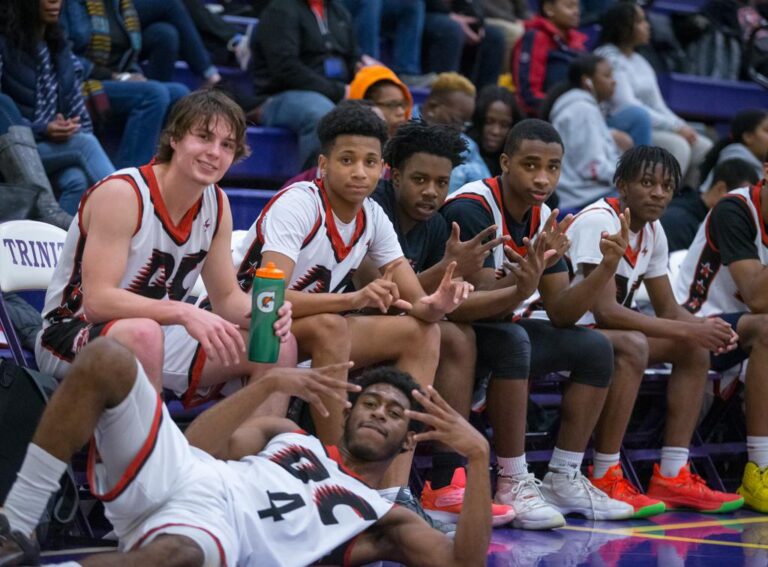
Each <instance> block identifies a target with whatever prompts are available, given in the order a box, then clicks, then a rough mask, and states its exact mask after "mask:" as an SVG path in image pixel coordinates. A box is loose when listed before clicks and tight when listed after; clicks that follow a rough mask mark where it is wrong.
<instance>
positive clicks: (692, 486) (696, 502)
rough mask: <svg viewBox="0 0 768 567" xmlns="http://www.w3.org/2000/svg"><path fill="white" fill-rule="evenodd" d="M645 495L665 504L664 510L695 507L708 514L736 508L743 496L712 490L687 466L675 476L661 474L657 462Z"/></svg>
mask: <svg viewBox="0 0 768 567" xmlns="http://www.w3.org/2000/svg"><path fill="white" fill-rule="evenodd" d="M648 496H650V497H651V498H657V499H659V500H661V501H662V502H664V503H665V504H666V505H667V510H678V509H687V510H696V511H697V512H704V513H708V514H722V513H725V512H733V511H734V510H738V509H739V508H741V507H742V505H743V504H744V498H742V497H741V496H739V495H738V494H729V493H727V492H720V491H718V490H712V489H711V488H709V487H708V486H707V483H706V482H704V479H703V478H701V477H700V476H699V475H697V474H693V473H692V472H691V468H690V465H685V466H684V467H683V468H681V469H680V472H679V473H678V474H677V476H676V477H666V476H662V474H661V469H660V468H659V465H658V463H656V464H654V465H653V476H652V477H651V482H650V484H649V486H648Z"/></svg>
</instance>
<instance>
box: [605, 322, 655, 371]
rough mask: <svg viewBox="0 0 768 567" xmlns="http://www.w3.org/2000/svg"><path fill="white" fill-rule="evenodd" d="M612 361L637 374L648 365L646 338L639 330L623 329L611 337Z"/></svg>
mask: <svg viewBox="0 0 768 567" xmlns="http://www.w3.org/2000/svg"><path fill="white" fill-rule="evenodd" d="M611 342H612V343H613V356H614V362H615V364H616V366H617V367H619V366H623V367H626V368H631V369H632V370H635V371H637V372H638V375H639V376H642V373H643V372H644V371H645V369H646V368H647V366H648V338H647V337H646V336H645V334H644V333H641V332H639V331H623V332H621V333H618V334H616V335H614V337H613V338H612V341H611Z"/></svg>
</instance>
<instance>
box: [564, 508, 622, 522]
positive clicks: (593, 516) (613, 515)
mask: <svg viewBox="0 0 768 567" xmlns="http://www.w3.org/2000/svg"><path fill="white" fill-rule="evenodd" d="M551 505H552V506H554V507H555V508H557V511H558V512H560V513H561V514H562V515H563V516H565V515H567V514H578V515H579V516H584V517H585V518H586V519H588V520H598V521H606V520H608V521H610V520H629V519H630V518H631V517H632V516H633V515H634V514H635V511H634V510H627V511H626V512H597V513H596V511H595V510H593V509H592V508H580V507H578V506H575V507H572V508H563V507H561V506H557V505H555V504H551Z"/></svg>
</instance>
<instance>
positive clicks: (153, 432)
mask: <svg viewBox="0 0 768 567" xmlns="http://www.w3.org/2000/svg"><path fill="white" fill-rule="evenodd" d="M162 420H163V400H162V399H160V396H157V404H156V406H155V416H154V417H153V418H152V427H151V428H150V430H149V435H148V436H147V439H146V440H145V441H144V445H142V447H141V449H139V452H138V453H136V456H135V457H134V458H133V461H131V464H130V465H128V468H126V469H125V472H124V473H123V476H122V477H120V480H119V481H117V484H116V485H115V486H114V487H113V488H112V490H109V491H108V492H106V493H104V494H97V493H96V483H95V482H94V480H95V476H94V470H93V469H94V465H95V464H96V453H97V452H98V451H97V448H96V440H95V439H94V438H93V437H91V442H90V446H89V448H88V469H87V476H88V483H89V484H90V485H91V494H93V495H94V496H95V497H96V498H98V499H99V500H101V501H102V502H112V501H113V500H115V499H116V498H117V497H118V496H120V495H121V494H122V493H123V491H125V489H126V488H128V486H129V485H130V484H131V482H133V480H134V479H135V478H136V476H138V474H139V472H140V471H141V469H142V467H144V464H145V463H146V462H147V460H148V459H149V457H150V456H151V455H152V452H153V451H154V449H155V446H156V445H157V434H158V432H159V431H160V423H161V422H162Z"/></svg>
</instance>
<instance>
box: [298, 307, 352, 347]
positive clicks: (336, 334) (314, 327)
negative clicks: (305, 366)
mask: <svg viewBox="0 0 768 567" xmlns="http://www.w3.org/2000/svg"><path fill="white" fill-rule="evenodd" d="M305 324H307V325H306V327H304V328H303V329H302V332H301V335H300V336H299V337H298V339H299V340H300V342H301V345H300V346H301V347H302V348H308V349H311V350H312V351H313V352H314V353H316V352H318V350H319V349H322V351H323V352H344V353H348V352H349V349H350V340H349V329H348V326H347V322H346V321H345V319H344V317H342V316H341V315H336V314H335V313H322V314H319V315H313V316H312V317H311V319H310V318H308V319H307V321H306V323H305Z"/></svg>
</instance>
